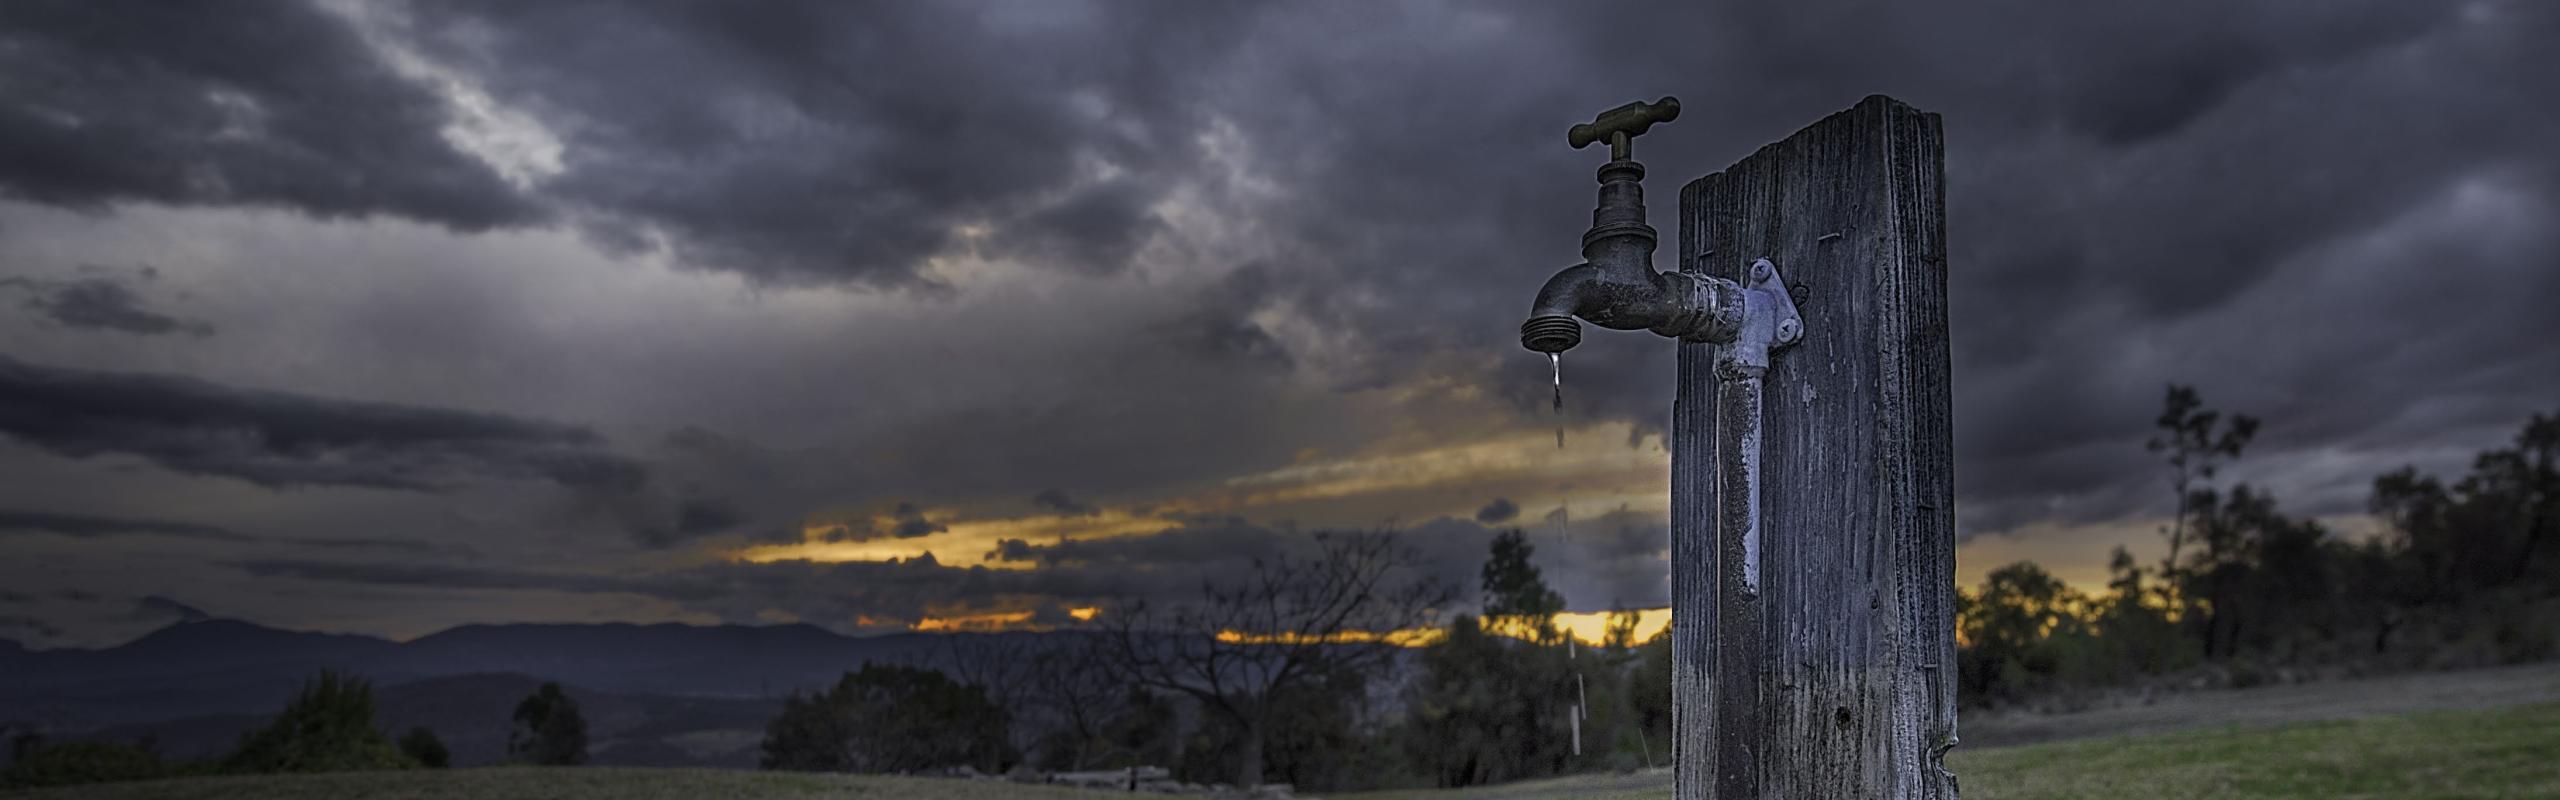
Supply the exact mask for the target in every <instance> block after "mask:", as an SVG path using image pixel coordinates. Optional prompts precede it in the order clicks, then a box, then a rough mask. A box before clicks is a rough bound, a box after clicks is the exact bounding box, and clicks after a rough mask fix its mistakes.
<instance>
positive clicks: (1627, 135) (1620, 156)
mask: <svg viewBox="0 0 2560 800" xmlns="http://www.w3.org/2000/svg"><path fill="white" fill-rule="evenodd" d="M1679 118H1680V98H1677V97H1665V98H1662V99H1660V100H1656V101H1653V102H1651V103H1647V102H1645V101H1642V100H1638V101H1635V102H1633V103H1628V104H1626V105H1623V106H1619V107H1617V108H1612V109H1609V110H1607V111H1603V112H1600V116H1599V117H1597V118H1595V119H1593V120H1591V121H1590V122H1586V123H1583V124H1580V125H1575V126H1573V130H1570V131H1566V132H1565V141H1566V142H1569V143H1571V144H1572V145H1573V149H1575V150H1580V149H1582V148H1585V147H1589V146H1591V143H1592V142H1597V141H1601V140H1603V139H1606V140H1608V142H1609V158H1610V159H1611V160H1615V161H1626V160H1630V159H1632V158H1634V157H1635V156H1634V154H1633V153H1632V152H1630V151H1631V150H1632V148H1631V147H1630V142H1629V141H1628V140H1630V139H1634V138H1635V137H1638V136H1642V135H1644V132H1645V129H1647V128H1651V127H1653V124H1654V123H1656V122H1670V121H1672V120H1675V119H1679Z"/></svg>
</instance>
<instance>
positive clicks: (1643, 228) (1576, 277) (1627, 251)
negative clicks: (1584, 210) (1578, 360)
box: [1520, 159, 1741, 353]
mask: <svg viewBox="0 0 2560 800" xmlns="http://www.w3.org/2000/svg"><path fill="white" fill-rule="evenodd" d="M1599 178H1600V199H1599V204H1598V206H1597V207H1595V208H1594V209H1592V212H1591V229H1590V230H1588V231H1585V232H1584V233H1583V234H1582V257H1583V258H1584V259H1585V260H1584V261H1583V263H1580V264H1576V265H1574V266H1570V267H1566V268H1564V269H1563V270H1562V271H1560V272H1557V273H1556V274H1555V276H1554V277H1551V278H1548V279H1547V283H1546V285H1544V286H1541V287H1539V289H1538V296H1537V299H1536V300H1534V301H1532V302H1531V303H1530V305H1529V320H1528V321H1527V322H1524V323H1522V324H1521V325H1520V345H1521V346H1522V347H1526V348H1528V349H1530V350H1535V351H1538V352H1541V353H1561V352H1564V351H1566V350H1570V349H1572V348H1573V347H1574V345H1577V344H1580V343H1581V342H1582V326H1581V323H1579V322H1576V321H1575V320H1576V318H1580V319H1582V320H1588V321H1589V322H1590V323H1591V324H1593V325H1598V326H1600V327H1603V328H1609V329H1612V330H1622V331H1632V330H1650V331H1653V332H1654V333H1658V334H1661V335H1664V336H1671V337H1678V338H1687V339H1695V340H1699V341H1720V340H1723V339H1729V338H1731V336H1732V330H1733V328H1734V326H1736V325H1738V324H1739V323H1740V320H1741V311H1740V299H1741V298H1740V297H1739V295H1738V294H1737V293H1735V292H1733V291H1730V290H1729V287H1727V286H1725V285H1724V282H1720V281H1716V280H1713V279H1702V278H1699V277H1697V276H1691V275H1685V274H1682V273H1677V272H1656V271H1654V268H1653V250H1654V245H1655V240H1656V238H1657V237H1656V234H1655V233H1654V230H1653V226H1651V225H1647V224H1645V210H1644V184H1643V181H1644V166H1643V165H1641V164H1638V163H1636V162H1635V161H1633V160H1628V159H1618V160H1612V161H1610V162H1609V163H1608V164H1606V165H1603V166H1602V167H1601V168H1600V175H1599Z"/></svg>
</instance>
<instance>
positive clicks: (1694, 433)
mask: <svg viewBox="0 0 2560 800" xmlns="http://www.w3.org/2000/svg"><path fill="white" fill-rule="evenodd" d="M1943 162H1944V156H1943V146H1942V143H1941V140H1940V128H1939V119H1938V116H1937V115H1936V114H1928V113H1923V112H1921V111H1919V110H1917V109H1914V108H1912V107H1910V106H1908V105H1904V104H1903V103H1901V102H1899V101H1896V100H1893V99H1892V98H1888V97H1884V96H1881V95H1879V96H1874V97H1869V98H1867V99H1866V100H1864V101H1862V102H1860V103H1859V104H1858V105H1856V106H1854V107H1851V108H1849V109H1848V110H1845V111H1841V112H1839V113H1837V114H1833V115H1831V116H1830V117H1828V118H1825V119H1823V120H1822V121H1820V122H1818V123H1815V124H1814V125H1812V126H1810V127H1807V128H1805V129H1804V130H1802V131H1798V132H1797V133H1796V134H1795V135H1793V136H1790V137H1788V138H1787V139H1786V140H1784V141H1781V142H1777V143H1775V144H1771V145H1768V146H1766V147H1763V148H1761V149H1760V150H1759V152H1757V153H1754V154H1752V155H1751V156H1750V157H1749V158H1746V159H1743V160H1742V161H1741V162H1739V163H1736V164H1734V165H1733V166H1732V167H1729V168H1727V169H1725V170H1724V171H1722V172H1718V173H1715V174H1712V175H1708V176H1706V177H1703V178H1700V179H1698V180H1696V181H1693V182H1691V183H1690V184H1689V185H1688V186H1686V187H1684V188H1683V189H1682V191H1681V195H1680V214H1681V218H1680V251H1679V253H1680V261H1679V263H1680V265H1681V269H1683V270H1685V271H1691V272H1701V273H1706V274H1713V275H1720V276H1723V277H1727V278H1733V279H1736V280H1745V279H1746V276H1745V274H1744V271H1745V270H1746V269H1747V268H1748V266H1747V265H1749V264H1750V263H1751V261H1752V259H1755V258H1763V257H1765V258H1769V259H1771V260H1773V261H1775V262H1777V264H1778V267H1779V271H1780V272H1781V273H1783V274H1784V275H1785V276H1786V280H1787V282H1788V283H1789V284H1790V288H1791V290H1792V291H1793V293H1794V295H1795V297H1796V299H1797V303H1798V311H1799V313H1801V314H1802V315H1803V317H1804V336H1803V339H1802V340H1801V341H1800V342H1798V343H1797V344H1796V345H1795V346H1793V347H1790V348H1787V349H1784V350H1780V351H1778V352H1777V353H1776V355H1775V356H1774V357H1773V358H1772V359H1771V361H1772V364H1771V366H1770V368H1769V371H1768V373H1767V376H1766V378H1765V380H1764V381H1763V382H1762V383H1763V384H1764V385H1765V389H1764V391H1763V392H1756V393H1751V394H1753V395H1758V396H1756V397H1754V396H1745V394H1744V392H1742V391H1741V389H1740V387H1739V385H1740V383H1741V382H1735V383H1736V384H1737V385H1736V386H1720V382H1719V380H1718V378H1717V375H1716V369H1715V354H1714V346H1713V345H1705V344H1691V343H1683V344H1681V345H1680V354H1679V365H1680V366H1679V369H1680V378H1679V381H1680V383H1679V394H1678V399H1677V400H1676V402H1675V404H1674V406H1673V410H1672V425H1671V436H1672V442H1673V447H1672V454H1673V455H1672V468H1671V470H1672V499H1671V504H1672V514H1671V516H1672V553H1671V561H1672V564H1671V569H1672V603H1673V611H1672V619H1673V625H1674V633H1673V637H1672V648H1673V665H1672V680H1673V686H1674V690H1673V691H1674V705H1673V726H1674V729H1675V736H1674V741H1673V748H1674V753H1675V759H1676V763H1677V764H1678V765H1679V772H1678V775H1677V777H1676V781H1675V782H1676V786H1677V790H1676V794H1677V797H1679V798H1681V800H1705V799H1707V798H1721V799H1722V800H1737V799H1739V798H1867V797H1877V798H1930V799H1932V800H1935V799H1936V798H1952V797H1955V796H1956V785H1955V784H1956V782H1955V777H1954V776H1953V775H1951V774H1949V773H1948V772H1947V771H1946V768H1945V766H1944V762H1943V761H1942V756H1943V755H1944V753H1945V749H1946V748H1947V747H1949V746H1952V745H1953V742H1954V740H1955V734H1956V718H1955V627H1954V609H1955V605H1954V592H1955V525H1954V521H1955V498H1954V486H1955V483H1954V468H1953V467H1954V465H1953V435H1952V431H1951V422H1950V408H1949V389H1948V350H1947V288H1946V277H1947V273H1946V269H1947V266H1946V249H1945V233H1944V230H1945V223H1944V209H1945V189H1944V179H1943ZM1720 390H1721V391H1720ZM1755 406H1756V407H1755ZM1749 415H1757V416H1758V417H1759V419H1760V424H1761V426H1762V427H1761V430H1760V432H1759V437H1760V440H1761V447H1762V453H1761V471H1762V473H1763V474H1762V476H1761V478H1760V481H1759V487H1760V495H1761V496H1760V503H1761V506H1760V508H1761V511H1760V516H1761V523H1760V524H1761V543H1760V559H1761V564H1760V592H1759V594H1758V595H1757V596H1756V597H1751V596H1747V595H1745V594H1744V593H1743V592H1741V590H1740V586H1739V585H1738V584H1739V580H1738V576H1739V575H1740V574H1741V573H1740V566H1741V565H1740V563H1739V562H1740V555H1741V547H1740V538H1741V532H1740V531H1739V530H1722V529H1719V527H1718V526H1719V522H1718V520H1719V519H1720V518H1724V516H1725V515H1720V514H1717V513H1714V512H1715V509H1716V508H1717V507H1718V504H1720V503H1739V502H1742V501H1743V499H1744V498H1742V497H1740V496H1739V492H1740V491H1741V488H1740V487H1741V484H1740V483H1739V482H1738V481H1733V480H1725V479H1720V477H1719V475H1720V473H1719V470H1718V466H1717V465H1718V462H1719V455H1718V453H1719V448H1724V449H1730V448H1733V447H1736V446H1737V444H1738V441H1739V439H1740V434H1741V430H1740V429H1741V428H1742V427H1743V426H1744V425H1745V424H1746V423H1747V421H1748V420H1749V419H1750V416H1749Z"/></svg>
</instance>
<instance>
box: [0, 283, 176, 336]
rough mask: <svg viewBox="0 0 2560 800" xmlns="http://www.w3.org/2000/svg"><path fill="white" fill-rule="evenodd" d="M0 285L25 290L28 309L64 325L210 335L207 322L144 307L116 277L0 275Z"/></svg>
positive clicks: (137, 332) (140, 332)
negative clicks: (53, 278)
mask: <svg viewBox="0 0 2560 800" xmlns="http://www.w3.org/2000/svg"><path fill="white" fill-rule="evenodd" d="M144 274H146V275H149V274H151V273H148V272H146V273H144ZM0 288H9V289H16V290H18V291H20V292H23V293H25V295H26V308H27V309H28V310H30V311H33V312H35V313H37V314H40V315H42V316H44V318H46V319H49V320H52V321H53V322H54V323H55V324H59V325H63V326H67V327H72V328H91V329H97V330H111V331H122V332H125V333H134V334H141V335H144V336H157V335H161V334H170V333H185V334H191V335H194V336H211V335H213V326H212V325H211V324H209V323H205V322H202V321H197V320H186V319H179V318H177V317H173V316H170V315H167V314H163V313H160V312H157V311H153V310H151V309H149V308H146V307H144V305H143V301H142V297H141V295H139V294H137V293H135V292H134V290H133V287H131V286H127V285H126V284H125V283H124V282H123V281H122V280H120V279H118V278H113V277H90V278H79V279H75V280H64V281H50V280H41V279H36V278H24V277H13V278H0Z"/></svg>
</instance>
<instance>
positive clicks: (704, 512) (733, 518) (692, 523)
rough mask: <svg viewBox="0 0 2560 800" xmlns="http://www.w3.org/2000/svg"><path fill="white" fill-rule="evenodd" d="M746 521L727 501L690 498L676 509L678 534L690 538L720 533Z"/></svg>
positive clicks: (736, 508) (735, 507)
mask: <svg viewBox="0 0 2560 800" xmlns="http://www.w3.org/2000/svg"><path fill="white" fill-rule="evenodd" d="M745 521H746V516H745V515H744V514H743V513H741V512H740V511H739V510H738V507H737V506H735V505H731V504H730V503H729V502H728V501H725V500H718V499H712V498H690V499H687V500H685V501H684V503H683V504H681V505H679V506H677V507H676V532H678V533H681V534H683V535H685V536H689V537H690V536H707V535H710V534H714V533H719V532H722V531H726V530H729V529H730V528H734V527H737V526H738V525H739V524H740V523H743V522H745Z"/></svg>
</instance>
